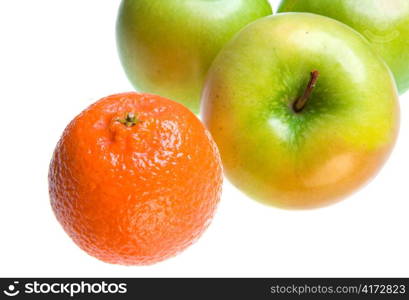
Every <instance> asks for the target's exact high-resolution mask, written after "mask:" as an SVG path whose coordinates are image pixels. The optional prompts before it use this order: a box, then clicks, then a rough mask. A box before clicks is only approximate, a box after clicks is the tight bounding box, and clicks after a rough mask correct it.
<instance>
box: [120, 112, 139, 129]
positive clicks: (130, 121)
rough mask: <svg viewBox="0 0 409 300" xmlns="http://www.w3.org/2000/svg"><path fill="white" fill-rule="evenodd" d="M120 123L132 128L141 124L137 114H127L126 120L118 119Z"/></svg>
mask: <svg viewBox="0 0 409 300" xmlns="http://www.w3.org/2000/svg"><path fill="white" fill-rule="evenodd" d="M116 121H118V122H119V123H121V124H123V125H125V126H126V127H132V126H135V125H136V124H138V123H139V121H140V120H138V117H137V116H136V114H135V113H132V112H128V113H126V114H125V118H123V119H119V118H118V119H116Z"/></svg>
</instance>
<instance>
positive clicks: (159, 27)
mask: <svg viewBox="0 0 409 300" xmlns="http://www.w3.org/2000/svg"><path fill="white" fill-rule="evenodd" d="M271 13H272V9H271V6H270V4H269V3H268V1H267V0H123V1H122V3H121V6H120V9H119V15H118V21H117V44H118V50H119V55H120V59H121V61H122V64H123V66H124V68H125V71H126V74H127V75H128V78H129V79H130V81H131V83H132V84H133V85H134V86H135V88H136V89H137V90H140V91H143V92H149V93H153V94H159V95H161V96H164V97H167V98H170V99H173V100H175V101H179V102H181V103H183V104H185V105H186V106H187V107H189V108H190V109H191V110H192V111H194V112H195V113H197V112H198V111H199V107H200V94H201V92H202V88H203V84H204V80H205V77H206V73H207V71H208V69H209V67H210V65H211V63H212V61H213V59H214V58H215V57H216V55H217V53H218V52H219V51H220V49H221V48H222V47H223V46H224V45H225V43H226V42H228V41H229V40H230V39H231V38H232V36H233V35H234V34H236V33H237V32H238V31H239V30H240V29H242V28H243V27H244V26H245V25H247V24H248V23H250V22H252V21H254V20H256V19H258V18H260V17H264V16H267V15H270V14H271Z"/></svg>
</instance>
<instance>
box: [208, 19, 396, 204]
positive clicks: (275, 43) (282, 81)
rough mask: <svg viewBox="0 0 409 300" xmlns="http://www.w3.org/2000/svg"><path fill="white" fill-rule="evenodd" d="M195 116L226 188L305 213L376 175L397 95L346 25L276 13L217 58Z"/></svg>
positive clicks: (391, 136)
mask: <svg viewBox="0 0 409 300" xmlns="http://www.w3.org/2000/svg"><path fill="white" fill-rule="evenodd" d="M202 116H203V120H204V122H205V124H206V125H207V127H208V128H209V129H210V131H211V133H212V135H213V137H214V139H215V140H216V143H217V144H218V146H219V149H220V152H221V155H222V159H223V164H224V169H225V172H226V175H227V177H228V178H229V179H230V180H231V182H232V183H233V184H234V185H236V186H237V187H238V188H240V189H241V190H242V191H244V192H245V193H247V194H248V195H250V196H252V197H254V198H255V199H257V200H259V201H261V202H263V203H266V204H269V205H274V206H278V207H283V208H293V209H301V208H311V207H319V206H324V205H328V204H330V203H333V202H335V201H337V200H340V199H342V198H343V197H345V196H347V195H349V194H351V193H352V192H353V191H354V190H356V189H357V188H359V187H361V186H362V185H363V184H364V183H366V182H367V181H368V180H369V179H370V178H372V177H373V176H374V175H375V174H376V173H377V171H378V170H379V169H380V167H381V166H382V165H383V163H384V162H385V160H386V159H387V157H388V156H389V153H390V152H391V149H392V148H393V145H394V143H395V140H396V137H397V132H398V127H399V105H398V93H397V89H396V84H395V81H394V80H393V77H392V75H391V73H390V71H389V69H388V67H387V66H386V64H385V63H384V61H383V60H382V59H381V58H380V57H379V55H377V54H376V53H375V51H374V50H373V48H372V47H371V46H370V44H369V43H368V42H367V41H366V40H365V39H364V37H363V36H361V35H360V34H358V33H357V32H356V31H354V30H353V29H351V28H350V27H348V26H346V25H345V24H342V23H340V22H338V21H336V20H333V19H330V18H327V17H323V16H319V15H315V14H307V13H288V14H278V15H275V16H271V17H265V18H262V19H260V20H258V21H256V22H254V23H252V24H250V25H248V26H246V27H245V28H244V29H243V30H242V31H241V32H240V33H239V34H238V35H236V36H235V37H234V38H233V39H232V40H231V41H230V42H229V43H228V44H227V45H226V46H225V47H224V49H223V50H222V51H221V52H220V53H219V55H218V56H217V58H216V59H215V61H214V63H213V65H212V67H211V68H210V70H209V73H208V77H207V81H206V84H205V88H204V92H203V97H202Z"/></svg>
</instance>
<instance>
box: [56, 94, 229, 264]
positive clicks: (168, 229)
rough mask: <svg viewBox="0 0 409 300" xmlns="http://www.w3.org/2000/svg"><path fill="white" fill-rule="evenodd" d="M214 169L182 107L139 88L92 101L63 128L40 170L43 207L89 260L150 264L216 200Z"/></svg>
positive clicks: (199, 226) (202, 137) (211, 146)
mask: <svg viewBox="0 0 409 300" xmlns="http://www.w3.org/2000/svg"><path fill="white" fill-rule="evenodd" d="M221 185H222V167H221V162H220V157H219V152H218V150H217V148H216V146H215V143H214V142H213V139H212V138H211V136H210V134H209V133H208V131H207V130H206V129H205V127H204V126H203V124H202V123H201V122H200V121H199V120H198V119H197V117H196V116H195V115H194V114H193V113H191V112H190V111H189V110H188V109H187V108H185V107H184V106H182V105H181V104H178V103H176V102H173V101H171V100H168V99H165V98H162V97H159V96H154V95H149V94H138V93H124V94H118V95H113V96H109V97H106V98H103V99H101V100H100V101H98V102H96V103H95V104H93V105H91V106H90V107H89V108H87V109H86V110H84V111H83V112H82V113H81V114H80V115H78V116H77V117H76V118H75V119H74V120H73V121H72V122H71V123H70V124H69V125H68V126H67V128H66V129H65V131H64V133H63V135H62V137H61V139H60V141H59V142H58V144H57V147H56V149H55V152H54V155H53V158H52V161H51V165H50V171H49V192H50V198H51V206H52V208H53V211H54V213H55V215H56V217H57V219H58V221H59V222H60V223H61V225H62V226H63V228H64V230H65V231H66V232H67V234H68V235H69V236H70V237H71V238H72V239H73V240H74V242H75V243H76V244H77V245H78V246H79V247H81V248H82V249H83V250H85V251H86V252H87V253H89V254H90V255H92V256H95V257H96V258H98V259H100V260H102V261H105V262H108V263H116V264H124V265H145V264H152V263H155V262H158V261H161V260H164V259H166V258H168V257H171V256H174V255H176V254H177V253H178V252H180V251H182V250H183V249H185V248H186V247H188V246H189V245H190V244H192V243H193V242H194V241H195V240H196V239H197V238H198V237H199V236H200V235H201V234H202V233H203V231H204V230H205V229H206V227H207V226H208V224H209V222H210V221H211V219H212V217H213V215H214V212H215V209H216V206H217V203H218V201H219V199H220V193H221Z"/></svg>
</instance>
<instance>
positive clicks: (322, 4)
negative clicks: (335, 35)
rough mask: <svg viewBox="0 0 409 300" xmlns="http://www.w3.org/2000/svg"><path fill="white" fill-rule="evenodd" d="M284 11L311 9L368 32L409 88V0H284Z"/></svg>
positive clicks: (399, 80)
mask: <svg viewBox="0 0 409 300" xmlns="http://www.w3.org/2000/svg"><path fill="white" fill-rule="evenodd" d="M279 11H280V12H290V11H293V12H310V13H316V14H320V15H324V16H327V17H331V18H333V19H336V20H339V21H341V22H343V23H345V24H347V25H349V26H351V27H352V28H354V29H355V30H357V31H358V32H360V33H361V34H362V35H364V36H365V37H366V38H367V39H368V40H369V41H370V43H371V44H372V47H374V48H375V50H376V51H377V52H378V53H379V54H380V55H381V56H382V57H383V59H384V60H385V61H386V62H387V64H388V65H389V67H390V68H391V70H392V72H393V73H394V76H395V79H396V82H397V85H398V89H399V92H400V93H401V94H403V93H404V92H405V91H407V90H408V89H409V0H283V1H282V2H281V4H280V7H279Z"/></svg>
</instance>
